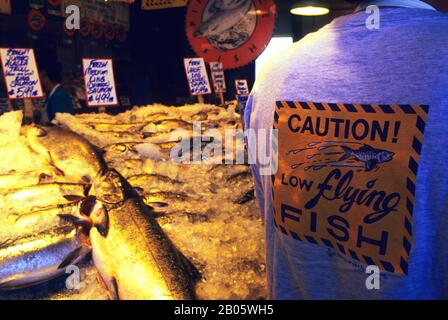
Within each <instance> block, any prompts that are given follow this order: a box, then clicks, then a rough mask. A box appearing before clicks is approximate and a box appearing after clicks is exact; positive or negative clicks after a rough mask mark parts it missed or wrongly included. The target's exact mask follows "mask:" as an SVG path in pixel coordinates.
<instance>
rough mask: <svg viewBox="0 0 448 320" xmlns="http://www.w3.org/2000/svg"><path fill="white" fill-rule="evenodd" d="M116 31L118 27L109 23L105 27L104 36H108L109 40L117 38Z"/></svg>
mask: <svg viewBox="0 0 448 320" xmlns="http://www.w3.org/2000/svg"><path fill="white" fill-rule="evenodd" d="M115 33H116V29H115V27H114V25H113V24H110V23H108V24H107V25H106V26H105V27H104V37H105V38H106V40H109V41H111V40H113V39H114V38H115Z"/></svg>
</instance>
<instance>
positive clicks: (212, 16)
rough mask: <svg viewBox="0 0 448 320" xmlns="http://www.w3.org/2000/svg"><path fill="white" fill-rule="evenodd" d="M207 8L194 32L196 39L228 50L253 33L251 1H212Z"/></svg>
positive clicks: (254, 22)
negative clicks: (204, 39)
mask: <svg viewBox="0 0 448 320" xmlns="http://www.w3.org/2000/svg"><path fill="white" fill-rule="evenodd" d="M207 7H208V9H206V10H205V11H204V14H203V16H202V22H201V24H200V25H199V27H198V28H197V29H196V30H195V32H194V36H195V37H196V38H201V37H204V38H207V39H208V40H209V41H210V42H211V44H212V45H213V46H214V47H217V48H219V49H221V50H230V49H235V48H237V47H238V46H239V45H240V44H241V43H242V42H245V41H247V40H248V39H249V37H250V36H251V35H252V33H253V32H254V29H255V24H256V17H255V14H254V5H253V2H252V0H212V1H210V2H209V5H208V6H207ZM251 12H252V14H250V13H251Z"/></svg>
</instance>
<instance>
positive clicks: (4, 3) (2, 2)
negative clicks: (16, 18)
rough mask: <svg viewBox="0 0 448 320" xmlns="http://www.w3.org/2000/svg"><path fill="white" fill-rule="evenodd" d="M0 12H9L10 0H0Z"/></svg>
mask: <svg viewBox="0 0 448 320" xmlns="http://www.w3.org/2000/svg"><path fill="white" fill-rule="evenodd" d="M0 13H3V14H11V0H0Z"/></svg>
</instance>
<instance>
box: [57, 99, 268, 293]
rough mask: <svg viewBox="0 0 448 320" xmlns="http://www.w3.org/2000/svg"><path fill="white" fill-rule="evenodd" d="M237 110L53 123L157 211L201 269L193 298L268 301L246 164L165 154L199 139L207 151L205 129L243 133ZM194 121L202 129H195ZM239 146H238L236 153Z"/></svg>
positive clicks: (160, 110)
mask: <svg viewBox="0 0 448 320" xmlns="http://www.w3.org/2000/svg"><path fill="white" fill-rule="evenodd" d="M235 107H236V106H235V104H230V105H228V106H227V108H220V107H216V106H212V105H204V104H196V105H187V106H184V107H168V106H163V105H151V106H146V107H136V108H134V109H133V110H130V111H127V112H125V113H121V114H119V115H116V116H110V115H107V114H88V115H77V116H71V115H67V114H62V115H58V116H57V119H56V123H57V124H58V125H59V126H63V127H66V128H69V129H70V130H72V131H74V132H77V133H79V134H81V135H82V136H84V137H86V138H87V139H88V140H89V141H91V142H92V143H94V144H95V145H96V146H98V147H99V148H101V149H102V150H103V152H104V158H105V160H106V162H107V164H108V165H109V166H110V167H113V168H115V169H117V171H118V172H120V174H122V175H123V176H124V177H125V178H126V179H127V181H128V182H129V183H130V184H131V185H132V186H133V187H134V189H135V190H136V191H137V192H138V193H139V194H140V195H141V197H142V198H143V200H144V201H145V203H146V204H147V205H149V206H151V207H153V208H154V215H155V217H156V220H157V221H158V223H159V224H160V225H161V227H162V229H163V231H164V232H165V233H166V234H167V235H168V236H169V238H170V239H171V240H172V241H173V243H174V244H175V246H176V247H177V248H179V249H180V250H181V251H182V253H183V254H184V255H185V256H186V257H188V259H189V260H190V261H191V262H193V264H194V265H195V266H196V267H197V269H198V270H199V272H200V274H201V281H199V282H198V283H197V285H196V294H197V296H198V297H199V298H201V299H258V298H264V297H265V295H266V289H265V264H264V259H265V257H264V246H265V245H264V236H263V227H262V223H261V220H260V219H259V211H258V207H257V203H256V200H255V199H254V185H253V182H252V177H251V173H250V168H249V166H247V164H235V159H234V157H235V154H225V152H223V159H222V160H224V159H227V160H230V161H229V162H230V163H234V164H232V165H228V164H224V163H223V161H216V162H217V163H204V162H201V163H195V164H193V163H175V162H173V161H172V159H171V155H170V153H171V151H172V150H173V149H174V148H176V146H177V143H178V141H179V138H184V141H185V140H188V139H190V140H191V141H194V140H195V139H197V140H196V141H195V142H201V143H200V145H201V147H202V148H206V147H207V143H206V142H205V143H204V141H206V140H207V139H206V137H205V136H207V132H210V130H218V131H219V132H220V133H221V135H222V136H223V137H224V134H225V130H226V129H233V130H235V129H239V128H241V119H240V117H239V116H238V115H237V114H236V113H235ZM195 121H200V123H199V122H196V123H195V126H196V128H198V127H199V129H197V130H194V131H193V123H194V122H195ZM198 132H200V133H201V135H202V137H198V136H197V135H198ZM120 136H121V137H120ZM215 139H216V137H215ZM241 143H243V142H242V141H239V140H238V141H235V148H238V144H241ZM192 145H193V143H191V144H190V146H192ZM239 147H241V146H239ZM243 150H244V148H243ZM184 151H185V150H184ZM190 151H191V150H190ZM187 153H188V150H187ZM190 156H191V154H187V158H189V157H190ZM218 160H221V159H218ZM232 161H233V162H232Z"/></svg>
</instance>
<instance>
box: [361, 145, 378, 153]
mask: <svg viewBox="0 0 448 320" xmlns="http://www.w3.org/2000/svg"><path fill="white" fill-rule="evenodd" d="M359 150H360V151H370V150H375V149H374V148H372V147H371V146H369V145H368V144H365V145H363V146H362V147H361V148H359Z"/></svg>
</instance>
